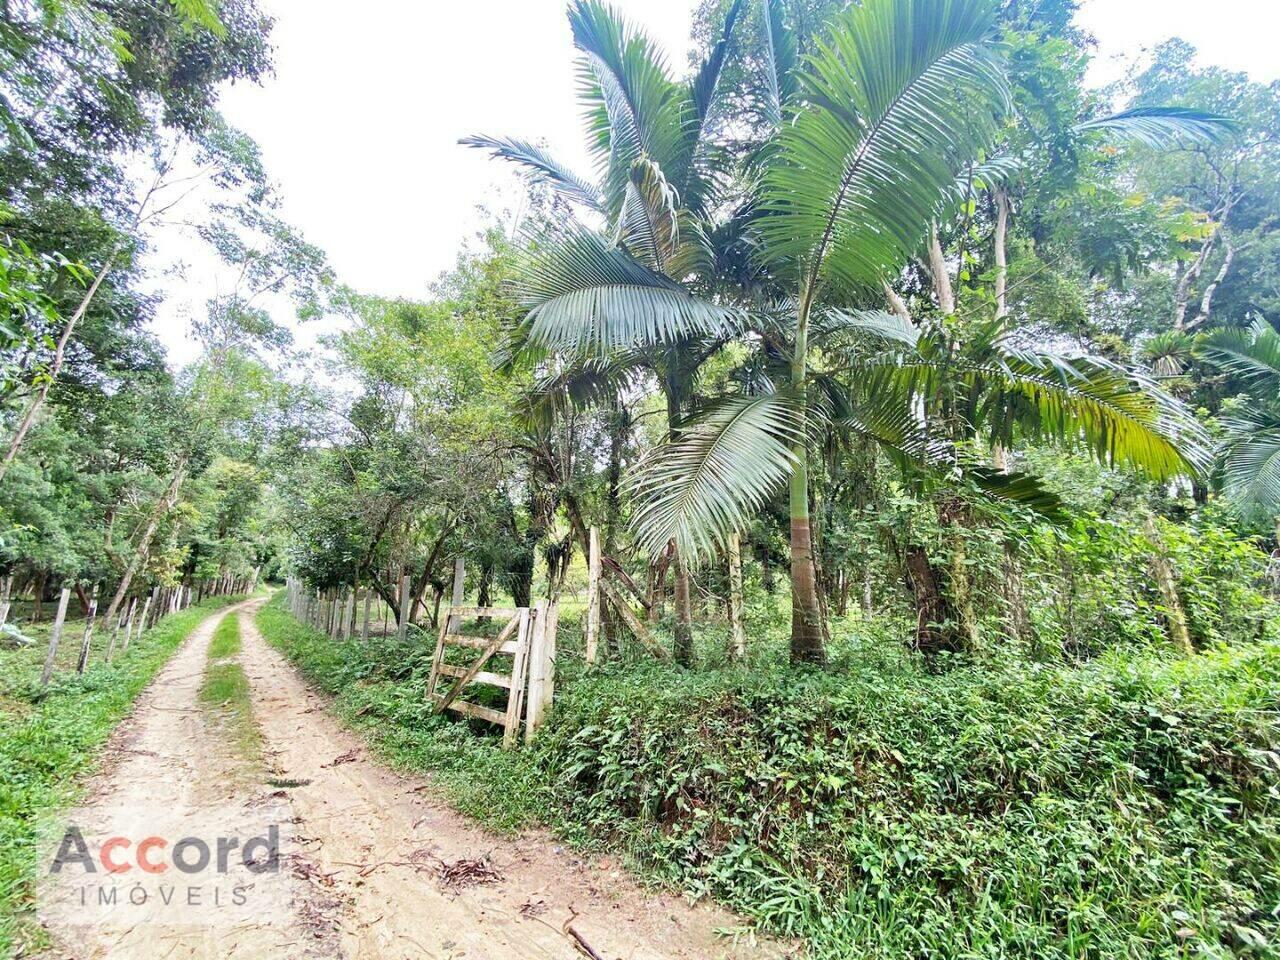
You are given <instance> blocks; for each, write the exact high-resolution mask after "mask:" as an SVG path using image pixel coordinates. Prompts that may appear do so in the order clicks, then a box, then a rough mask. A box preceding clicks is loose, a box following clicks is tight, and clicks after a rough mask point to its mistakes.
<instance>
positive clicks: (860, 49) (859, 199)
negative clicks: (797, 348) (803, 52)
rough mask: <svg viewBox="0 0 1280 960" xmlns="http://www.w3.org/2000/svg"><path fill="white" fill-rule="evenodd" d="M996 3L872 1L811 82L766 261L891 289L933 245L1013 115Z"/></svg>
mask: <svg viewBox="0 0 1280 960" xmlns="http://www.w3.org/2000/svg"><path fill="white" fill-rule="evenodd" d="M993 24H994V7H993V5H992V4H991V3H990V2H989V0H865V2H863V3H862V4H859V5H853V6H850V7H848V8H846V9H845V10H844V11H842V12H841V13H840V14H838V15H837V16H836V17H835V18H834V20H833V26H832V32H831V36H830V38H829V39H828V40H827V42H825V43H823V44H821V45H819V46H818V48H817V49H816V51H815V52H814V53H813V54H812V55H811V56H810V57H809V58H808V60H807V61H806V66H805V69H804V70H803V71H802V72H801V74H800V84H801V96H802V98H803V100H804V101H805V103H804V105H803V106H802V107H801V108H799V109H798V110H797V111H796V113H795V115H794V116H793V117H792V119H791V120H790V122H789V123H787V124H786V125H784V127H783V129H782V132H781V133H780V134H779V137H778V150H777V152H776V154H775V155H774V157H773V159H772V162H771V163H770V164H769V166H768V168H767V169H766V172H765V175H764V180H763V184H762V193H763V197H764V200H763V204H762V209H763V212H764V213H765V214H767V215H766V216H764V217H762V218H761V220H760V224H759V230H760V234H761V236H762V238H763V240H764V244H763V250H764V258H765V262H766V263H767V264H768V265H770V266H773V267H775V268H778V269H786V268H787V267H792V268H794V267H796V266H798V267H800V268H801V270H802V272H803V275H804V277H805V282H806V284H807V285H808V286H811V287H812V286H813V285H815V284H816V283H818V282H822V281H835V282H837V283H838V284H840V285H842V286H846V287H871V286H878V284H879V283H880V281H881V279H882V278H883V277H885V276H888V275H890V274H892V273H894V272H895V271H896V270H898V269H899V268H900V266H901V264H902V263H903V262H904V261H905V260H906V258H907V257H909V256H910V255H911V253H913V252H914V251H915V250H916V248H917V247H918V245H919V242H920V239H921V237H922V236H923V235H924V232H925V230H926V228H927V226H928V224H929V222H930V221H931V219H932V218H933V216H934V214H935V212H936V210H937V207H938V204H939V203H940V201H941V199H942V197H943V195H944V194H945V192H946V191H947V190H948V189H949V188H950V187H951V186H952V184H953V183H954V182H955V178H956V176H957V173H958V171H959V170H960V169H961V168H962V167H963V166H964V164H965V163H966V162H968V161H969V160H970V159H971V158H972V157H974V156H976V155H978V154H979V153H980V152H981V150H982V149H983V148H984V147H985V146H986V145H987V144H988V143H989V142H990V141H991V140H992V138H993V137H994V134H995V131H996V129H997V126H998V118H999V117H1000V116H1001V115H1002V114H1003V113H1004V111H1005V110H1006V109H1007V107H1008V103H1009V93H1008V86H1007V83H1006V80H1005V77H1004V73H1003V70H1002V68H1001V65H1000V62H999V58H998V55H997V48H996V46H995V45H994V44H993V43H991V42H990V37H991V33H992V29H993Z"/></svg>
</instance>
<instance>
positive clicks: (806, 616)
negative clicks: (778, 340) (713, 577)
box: [788, 299, 827, 664]
mask: <svg viewBox="0 0 1280 960" xmlns="http://www.w3.org/2000/svg"><path fill="white" fill-rule="evenodd" d="M809 306H810V304H809V301H808V300H807V299H806V300H804V301H802V302H801V304H800V309H799V311H798V313H797V323H796V351H795V358H794V359H793V360H792V363H791V386H792V388H793V389H794V390H795V391H796V392H797V394H799V395H800V396H803V395H804V388H805V380H806V378H807V375H808V371H807V366H806V365H807V356H806V354H807V352H808V347H809ZM791 452H792V455H793V456H794V457H795V458H796V466H795V470H794V471H793V472H792V474H791V482H790V488H789V491H788V492H789V500H790V515H791V662H792V663H797V664H798V663H824V662H826V659H827V651H826V647H825V645H824V644H823V629H822V604H821V601H820V600H819V599H818V571H817V567H816V566H815V565H814V562H813V530H812V527H811V526H810V523H809V450H808V447H807V446H806V445H805V442H804V437H803V436H801V437H800V439H798V440H797V441H796V442H795V443H794V444H793V445H792V448H791Z"/></svg>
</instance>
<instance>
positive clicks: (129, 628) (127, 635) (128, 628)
mask: <svg viewBox="0 0 1280 960" xmlns="http://www.w3.org/2000/svg"><path fill="white" fill-rule="evenodd" d="M137 612H138V598H137V597H132V598H130V600H129V616H128V618H127V619H126V620H125V623H124V646H123V647H122V648H121V650H120V652H121V653H123V652H124V651H125V650H128V649H129V641H130V640H132V639H133V616H134V614H136V613H137Z"/></svg>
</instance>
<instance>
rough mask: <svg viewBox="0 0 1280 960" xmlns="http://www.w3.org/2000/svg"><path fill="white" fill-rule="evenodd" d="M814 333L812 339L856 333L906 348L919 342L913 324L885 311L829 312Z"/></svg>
mask: <svg viewBox="0 0 1280 960" xmlns="http://www.w3.org/2000/svg"><path fill="white" fill-rule="evenodd" d="M813 332H814V335H815V337H821V336H833V335H835V334H840V333H856V334H861V335H863V336H868V337H873V338H875V339H876V340H879V341H882V342H884V343H888V344H893V345H896V346H905V347H908V348H914V347H915V346H916V344H917V343H919V341H920V329H919V328H918V327H917V326H916V325H915V324H913V323H912V322H911V321H910V320H907V319H905V318H903V317H900V316H898V315H897V314H896V313H889V312H888V311H887V310H828V311H826V312H825V314H824V315H823V316H822V317H821V318H819V320H818V321H817V322H816V323H815V324H814V330H813Z"/></svg>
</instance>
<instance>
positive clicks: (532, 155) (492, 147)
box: [458, 135, 604, 213]
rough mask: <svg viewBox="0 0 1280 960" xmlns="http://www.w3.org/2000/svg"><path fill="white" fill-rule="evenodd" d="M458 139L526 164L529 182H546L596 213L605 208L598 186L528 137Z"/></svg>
mask: <svg viewBox="0 0 1280 960" xmlns="http://www.w3.org/2000/svg"><path fill="white" fill-rule="evenodd" d="M458 143H460V144H461V145H462V146H464V147H476V148H478V149H480V150H487V151H489V152H490V153H492V154H493V155H494V156H495V157H501V158H502V159H503V160H510V161H512V162H513V163H517V164H519V165H520V166H522V167H524V168H525V170H526V175H527V176H528V179H529V180H530V181H531V182H533V183H542V184H546V185H547V186H550V187H552V188H553V189H554V190H555V191H556V192H557V193H559V194H561V195H562V196H564V197H565V198H566V199H568V200H572V201H573V202H574V203H580V204H582V205H583V206H586V207H589V208H590V209H592V210H595V211H597V212H599V213H603V212H604V197H603V194H602V193H601V191H600V188H599V187H598V186H596V185H595V184H594V183H592V182H591V181H589V180H587V179H585V178H584V177H580V176H578V175H577V174H576V173H574V172H573V171H572V170H570V169H569V168H568V167H566V166H564V165H563V164H561V163H560V162H559V161H557V160H556V159H555V158H554V157H552V156H551V155H550V154H549V153H547V151H546V150H544V149H542V147H539V146H537V145H535V144H532V143H530V142H529V141H527V140H516V139H512V138H510V137H486V136H480V135H476V136H470V137H463V138H462V139H461V140H459V141H458Z"/></svg>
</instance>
